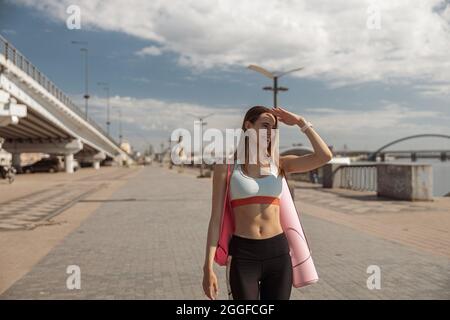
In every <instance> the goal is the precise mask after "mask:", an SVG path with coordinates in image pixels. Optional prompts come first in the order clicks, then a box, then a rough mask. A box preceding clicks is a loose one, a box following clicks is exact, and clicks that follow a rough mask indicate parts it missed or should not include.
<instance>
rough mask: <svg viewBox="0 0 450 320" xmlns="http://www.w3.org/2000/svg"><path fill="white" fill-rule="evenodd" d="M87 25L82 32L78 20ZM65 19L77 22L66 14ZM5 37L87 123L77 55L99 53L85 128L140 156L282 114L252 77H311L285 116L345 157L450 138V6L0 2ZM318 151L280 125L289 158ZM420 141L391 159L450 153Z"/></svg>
mask: <svg viewBox="0 0 450 320" xmlns="http://www.w3.org/2000/svg"><path fill="white" fill-rule="evenodd" d="M71 5H76V6H77V8H79V12H80V16H79V17H80V19H79V22H80V28H79V29H69V28H68V25H67V22H68V21H69V22H72V23H73V22H74V20H73V15H72V14H73V12H74V11H71V10H72V9H70V8H69V7H70V6H71ZM68 8H69V12H68V11H67V10H68ZM0 34H1V35H2V36H3V37H5V38H6V39H7V40H8V41H10V42H11V43H12V44H13V45H14V46H15V47H16V48H17V49H18V50H19V51H20V52H21V53H22V54H24V55H25V56H26V57H27V58H28V59H29V60H30V61H31V62H32V63H33V64H34V65H35V66H37V67H38V68H39V69H40V70H41V71H42V72H43V73H44V74H46V75H47V76H48V78H50V79H51V80H52V81H53V82H54V83H56V85H57V86H58V87H59V88H61V89H62V90H63V91H64V92H66V93H67V94H68V95H69V96H71V97H72V99H73V100H74V101H75V102H76V103H77V104H78V105H79V106H80V107H81V108H82V109H83V110H84V102H83V98H82V97H83V94H84V69H83V56H82V53H81V52H80V46H79V45H75V44H72V43H71V42H72V41H86V42H87V47H88V50H89V56H88V61H89V83H90V85H89V92H90V95H91V99H90V102H89V116H91V117H92V118H94V119H95V120H96V121H97V122H98V123H99V124H100V125H102V126H105V122H106V100H105V91H104V90H103V89H102V88H101V86H99V85H98V82H108V83H109V86H110V95H111V99H110V103H111V122H112V124H111V134H112V136H113V137H115V138H116V139H118V128H119V108H120V109H121V110H122V127H123V136H124V138H125V139H126V140H128V141H130V143H131V144H132V146H133V148H134V149H135V150H139V151H144V150H145V149H146V148H148V146H149V145H152V146H153V147H154V149H155V150H156V151H159V150H160V149H161V143H164V144H165V146H167V145H168V140H169V137H170V135H171V133H172V132H173V131H174V130H176V129H178V128H184V129H187V130H189V131H190V132H193V130H194V121H195V116H197V117H199V116H205V115H208V114H212V115H210V116H209V117H207V118H206V119H205V121H206V122H207V124H206V126H205V129H208V128H217V129H219V130H224V129H225V128H240V127H241V125H242V120H243V117H244V115H245V112H246V110H247V109H248V108H250V107H251V106H253V105H265V106H268V107H271V106H272V101H273V98H272V93H271V92H269V91H264V90H262V88H263V87H264V86H270V85H272V83H271V80H270V79H269V78H266V77H264V76H262V75H261V74H259V73H256V72H254V71H252V70H249V69H248V68H247V66H248V65H250V64H256V65H260V66H262V67H264V68H266V69H268V70H271V71H286V70H291V69H294V68H297V67H304V69H302V70H301V71H298V72H294V73H291V74H289V75H286V76H284V77H281V78H280V80H279V84H280V85H282V86H285V87H288V88H289V90H288V91H286V92H282V93H280V95H279V99H278V104H279V105H280V106H282V107H283V108H285V109H287V110H289V111H291V112H294V113H296V114H298V115H301V116H303V117H304V118H305V119H306V120H308V121H310V122H312V123H313V125H314V128H315V130H316V132H317V133H318V134H319V135H320V136H321V138H322V139H323V140H324V141H325V142H326V143H327V144H328V145H330V146H333V148H334V149H335V150H342V149H344V148H347V149H349V150H361V149H363V150H369V151H374V150H376V149H378V148H379V147H381V146H383V145H385V144H387V143H389V142H391V141H393V140H396V139H400V138H403V137H407V136H410V135H415V134H425V133H432V134H445V135H450V126H449V123H450V0H418V1H414V5H412V2H411V1H406V0H389V1H388V0H382V1H381V0H379V1H376V0H370V1H361V0H333V1H323V0H316V1H306V0H305V1H303V0H284V1H276V0H266V1H258V0H242V1H239V2H237V1H223V0H164V1H163V0H152V1H146V0H126V1H125V0H109V1H98V0H89V1H88V0H82V1H75V0H70V1H65V0H61V1H54V0H53V1H51V0H39V1H37V0H33V1H32V0H14V1H12V0H3V1H2V0H0ZM297 143H302V144H304V145H307V146H311V144H310V142H309V140H308V137H307V136H306V135H305V134H303V133H301V132H300V130H299V128H298V127H288V126H286V125H283V124H282V125H281V128H280V146H281V147H289V146H292V144H297ZM449 148H450V142H449V139H443V138H418V139H412V140H408V141H405V142H402V143H399V144H397V145H394V146H392V147H390V148H389V149H391V150H392V149H395V150H401V149H447V150H448V149H449Z"/></svg>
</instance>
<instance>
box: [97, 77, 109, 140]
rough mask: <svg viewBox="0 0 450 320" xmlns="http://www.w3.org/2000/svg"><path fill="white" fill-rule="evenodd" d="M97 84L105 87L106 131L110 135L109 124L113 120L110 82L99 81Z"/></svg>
mask: <svg viewBox="0 0 450 320" xmlns="http://www.w3.org/2000/svg"><path fill="white" fill-rule="evenodd" d="M97 85H99V86H101V87H103V89H104V90H105V91H106V132H107V133H108V136H109V126H110V124H111V121H110V119H109V83H108V82H97Z"/></svg>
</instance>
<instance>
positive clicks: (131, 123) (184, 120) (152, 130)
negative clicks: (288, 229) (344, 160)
mask: <svg viewBox="0 0 450 320" xmlns="http://www.w3.org/2000/svg"><path fill="white" fill-rule="evenodd" d="M74 101H75V102H76V103H78V105H83V103H84V102H83V100H82V99H80V98H79V97H78V95H77V97H76V98H74ZM105 105H106V101H105V98H104V97H100V96H92V97H91V99H90V116H92V117H93V118H94V119H97V121H98V122H99V123H104V122H105V117H106V110H105ZM110 105H111V122H112V127H113V128H114V129H113V130H112V133H113V136H117V135H114V132H117V128H118V122H119V115H118V110H119V108H121V110H122V126H123V131H124V136H125V137H126V138H127V139H129V140H130V141H131V142H132V144H133V146H135V147H136V148H138V149H141V150H143V149H144V148H146V147H148V143H149V142H150V143H152V144H153V146H157V147H158V148H159V146H160V143H161V142H163V143H165V145H166V146H167V143H168V139H169V136H170V134H171V133H172V132H173V131H174V130H176V129H180V128H184V129H187V130H188V131H189V132H191V134H192V136H193V130H194V121H195V120H196V119H195V118H194V117H192V116H191V115H192V114H194V115H197V116H205V115H207V114H210V113H213V115H212V116H210V117H208V118H206V119H205V121H206V122H207V125H206V126H205V130H207V129H210V128H216V129H219V130H221V131H223V130H225V129H227V128H229V129H238V128H240V127H241V125H242V120H243V117H244V114H245V112H246V111H247V108H246V107H244V108H235V107H231V106H223V107H222V108H217V107H215V108H212V107H209V106H205V105H198V104H190V103H182V102H176V101H175V102H171V101H164V100H157V99H150V98H143V99H138V98H132V97H127V96H113V97H111V99H110ZM301 114H302V115H303V116H305V117H306V118H307V119H308V120H309V121H311V122H312V123H313V125H314V128H315V129H316V131H317V132H318V133H319V134H320V136H321V137H322V138H323V139H324V141H326V142H327V143H328V144H329V145H335V146H336V147H338V148H340V147H341V146H342V145H343V144H344V143H347V145H348V146H349V147H350V148H368V149H375V148H377V147H379V146H381V145H383V144H385V143H387V142H389V141H392V140H394V139H396V138H401V137H406V136H410V135H414V134H418V133H437V134H438V133H441V134H448V125H446V123H448V122H449V121H450V117H449V115H448V114H444V113H442V112H439V111H433V110H416V109H412V108H410V107H406V106H404V105H401V104H398V103H393V102H390V101H384V102H382V104H381V105H380V107H379V108H375V109H370V110H366V109H364V108H360V109H357V110H350V109H347V110H346V109H339V110H338V109H334V108H305V109H303V112H301ZM440 123H441V124H440ZM280 128H281V129H280V145H284V146H286V145H289V144H290V143H294V142H296V143H297V142H299V141H301V142H302V143H304V144H306V145H310V143H309V141H308V139H307V138H306V136H305V135H304V134H301V133H300V131H299V129H298V128H297V127H288V126H285V125H282V126H281V127H280ZM433 141H434V140H433ZM412 143H413V147H414V148H423V149H426V148H427V147H430V148H434V146H433V145H432V144H430V142H429V140H427V141H425V142H421V143H418V142H417V141H413V142H412ZM205 144H206V143H205ZM435 148H438V147H435Z"/></svg>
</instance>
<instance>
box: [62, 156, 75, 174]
mask: <svg viewBox="0 0 450 320" xmlns="http://www.w3.org/2000/svg"><path fill="white" fill-rule="evenodd" d="M64 165H65V169H66V173H73V153H67V154H65V155H64Z"/></svg>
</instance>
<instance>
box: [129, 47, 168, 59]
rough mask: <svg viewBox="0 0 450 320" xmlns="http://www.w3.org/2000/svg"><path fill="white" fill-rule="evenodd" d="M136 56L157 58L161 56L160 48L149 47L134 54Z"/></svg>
mask: <svg viewBox="0 0 450 320" xmlns="http://www.w3.org/2000/svg"><path fill="white" fill-rule="evenodd" d="M135 54H136V55H137V56H140V57H144V56H159V55H161V54H162V50H161V48H158V47H155V46H151V47H145V48H142V49H141V50H139V51H137V52H135Z"/></svg>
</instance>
